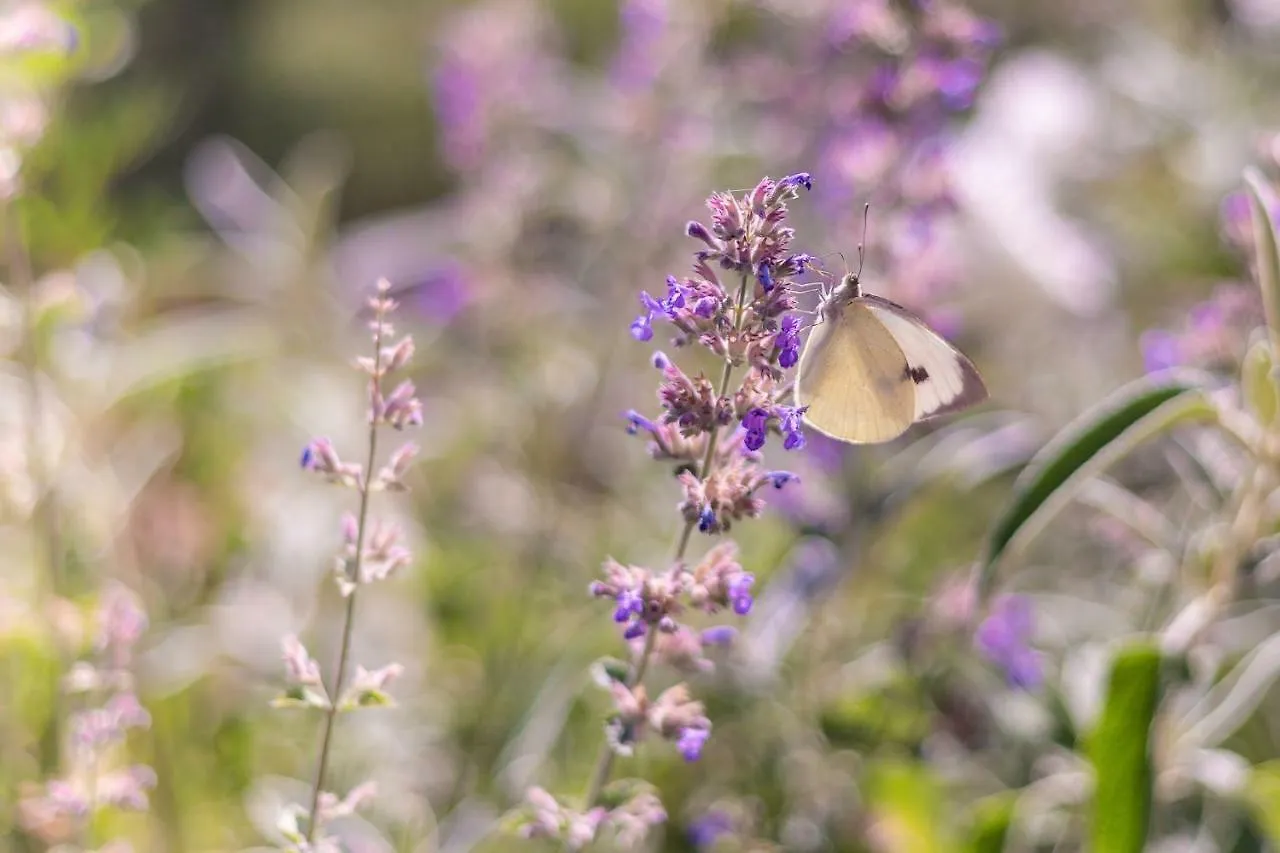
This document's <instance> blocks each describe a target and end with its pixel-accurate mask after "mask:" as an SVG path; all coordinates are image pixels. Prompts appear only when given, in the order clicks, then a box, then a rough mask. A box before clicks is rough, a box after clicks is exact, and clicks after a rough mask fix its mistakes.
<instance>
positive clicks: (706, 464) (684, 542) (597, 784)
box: [586, 275, 749, 808]
mask: <svg viewBox="0 0 1280 853" xmlns="http://www.w3.org/2000/svg"><path fill="white" fill-rule="evenodd" d="M748 281H749V279H748V277H747V276H746V275H743V276H742V281H741V283H740V284H739V285H738V310H737V315H736V323H735V329H738V330H740V329H741V328H742V307H743V305H744V304H745V302H746V296H747V284H748ZM732 381H733V361H732V360H730V359H727V358H726V359H725V362H724V370H723V372H722V373H721V374H720V388H719V392H718V396H719V397H721V398H723V397H724V396H725V395H726V394H728V393H729V383H730V382H732ZM720 429H721V428H720V427H716V428H714V429H712V430H711V432H710V433H708V435H707V448H706V450H705V451H704V452H703V454H702V464H701V465H699V466H698V476H699V477H700V478H701V479H702V480H704V481H705V480H706V479H707V477H708V476H709V475H710V474H711V466H712V464H714V462H715V458H716V448H717V446H718V445H719V443H720ZM695 524H696V522H694V521H685V523H684V527H683V528H682V529H681V531H680V538H679V539H678V540H677V541H676V547H675V552H674V555H673V556H672V559H671V561H672V562H673V563H679V562H680V561H681V560H683V559H684V557H685V553H686V552H687V551H688V550H689V542H690V540H691V539H692V538H693V528H694V526H695ZM657 643H658V629H657V626H652V627H650V629H649V630H648V631H647V632H646V633H645V637H644V648H643V649H641V651H640V657H639V658H638V659H637V660H636V665H635V668H634V669H632V671H631V675H630V677H629V678H628V679H627V687H635V686H636V685H638V684H639V683H640V682H642V681H643V680H644V676H645V673H646V672H647V671H648V669H649V659H650V658H651V657H653V650H654V647H655V646H657ZM613 758H614V751H613V749H611V748H610V746H609V744H608V743H607V742H606V743H604V744H602V745H601V747H600V755H599V757H598V758H597V759H596V767H595V770H594V771H593V772H592V774H591V784H590V785H589V786H588V787H587V797H586V804H587V808H592V807H593V806H595V805H596V802H597V801H598V800H599V799H600V794H601V792H602V791H603V790H604V786H605V785H606V784H608V782H609V775H610V773H612V772H613Z"/></svg>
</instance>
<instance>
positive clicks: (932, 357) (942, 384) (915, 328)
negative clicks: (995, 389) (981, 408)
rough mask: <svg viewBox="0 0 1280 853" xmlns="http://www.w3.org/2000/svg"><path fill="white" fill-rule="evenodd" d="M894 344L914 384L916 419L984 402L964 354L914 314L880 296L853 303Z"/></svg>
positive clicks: (980, 385)
mask: <svg viewBox="0 0 1280 853" xmlns="http://www.w3.org/2000/svg"><path fill="white" fill-rule="evenodd" d="M856 301H857V303H858V304H861V305H862V306H864V307H865V310H867V311H869V312H871V313H872V314H873V315H874V316H875V318H876V319H877V320H879V321H880V323H881V324H883V327H884V328H885V329H886V330H887V331H888V332H889V334H891V335H892V336H893V338H894V340H895V341H896V342H897V344H898V347H899V348H900V349H901V351H902V352H903V353H904V355H905V357H906V361H907V370H908V376H909V378H910V379H911V380H912V382H913V384H914V385H915V412H914V419H915V420H918V421H919V420H926V419H928V418H932V417H936V416H938V415H943V414H947V413H949V412H954V411H957V410H959V409H963V408H966V407H967V406H972V405H974V404H975V403H980V402H982V401H983V400H985V399H987V388H986V386H985V385H984V384H983V382H982V377H981V376H979V375H978V371H977V369H976V368H975V367H974V366H973V362H971V361H970V360H969V359H968V358H967V357H966V356H965V354H964V353H962V352H960V350H958V349H956V348H955V347H954V346H952V345H951V344H950V343H948V342H947V340H946V339H945V338H943V337H942V336H941V335H939V334H938V333H936V332H934V331H933V330H932V329H930V328H929V327H928V326H927V325H925V322H924V321H923V320H921V319H920V318H919V317H917V316H916V315H915V314H913V313H911V312H910V311H908V310H907V309H906V308H903V307H902V306H901V305H898V304H897V303H895V302H890V301H889V300H888V299H884V298H882V297H879V296H872V295H869V294H864V295H862V296H860V297H858V299H857V300H856Z"/></svg>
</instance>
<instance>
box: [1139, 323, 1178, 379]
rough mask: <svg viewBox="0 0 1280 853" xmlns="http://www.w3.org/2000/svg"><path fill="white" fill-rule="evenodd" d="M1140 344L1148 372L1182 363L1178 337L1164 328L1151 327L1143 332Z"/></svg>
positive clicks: (1158, 370) (1155, 371) (1143, 361)
mask: <svg viewBox="0 0 1280 853" xmlns="http://www.w3.org/2000/svg"><path fill="white" fill-rule="evenodd" d="M1138 345H1139V346H1140V347H1141V348H1142V364H1143V367H1144V369H1145V370H1146V371H1147V373H1159V372H1160V371H1162V370H1168V369H1169V368H1171V367H1177V366H1178V365H1180V364H1181V363H1182V352H1181V347H1180V346H1179V345H1178V337H1177V335H1175V334H1173V332H1169V331H1165V330H1164V329H1150V330H1148V331H1145V332H1143V333H1142V337H1141V338H1140V339H1139V343H1138Z"/></svg>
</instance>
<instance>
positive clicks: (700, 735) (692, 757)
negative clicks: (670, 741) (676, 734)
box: [676, 727, 711, 762]
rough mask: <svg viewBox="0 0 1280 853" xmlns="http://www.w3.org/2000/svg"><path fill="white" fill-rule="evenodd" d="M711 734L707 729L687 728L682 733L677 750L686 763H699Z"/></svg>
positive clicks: (677, 742)
mask: <svg viewBox="0 0 1280 853" xmlns="http://www.w3.org/2000/svg"><path fill="white" fill-rule="evenodd" d="M710 737H711V732H710V731H709V730H707V729H698V728H692V727H691V728H687V729H684V730H683V731H681V733H680V738H679V740H677V741H676V748H677V749H678V750H680V754H681V755H682V756H684V760H685V761H690V762H692V761H697V760H698V759H699V758H701V757H702V747H703V746H705V745H706V743H707V739H708V738H710Z"/></svg>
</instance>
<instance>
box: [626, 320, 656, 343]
mask: <svg viewBox="0 0 1280 853" xmlns="http://www.w3.org/2000/svg"><path fill="white" fill-rule="evenodd" d="M631 337H633V338H635V339H636V340H637V341H651V340H653V315H651V314H641V315H640V316H639V317H637V318H635V319H634V320H632V321H631Z"/></svg>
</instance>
